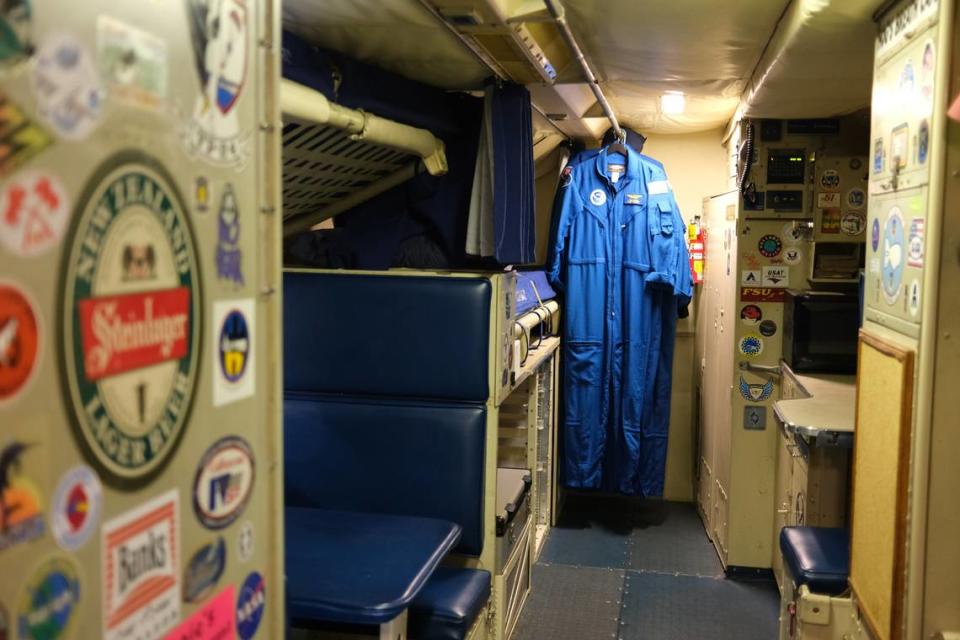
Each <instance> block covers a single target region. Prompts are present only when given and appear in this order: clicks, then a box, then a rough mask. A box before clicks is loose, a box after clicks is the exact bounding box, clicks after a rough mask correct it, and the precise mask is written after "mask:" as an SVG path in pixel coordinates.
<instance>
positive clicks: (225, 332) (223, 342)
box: [218, 309, 250, 382]
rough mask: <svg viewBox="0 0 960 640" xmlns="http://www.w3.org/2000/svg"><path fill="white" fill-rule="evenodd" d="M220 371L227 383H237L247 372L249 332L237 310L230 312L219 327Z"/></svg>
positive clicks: (244, 320)
mask: <svg viewBox="0 0 960 640" xmlns="http://www.w3.org/2000/svg"><path fill="white" fill-rule="evenodd" d="M218 344H219V349H220V371H221V372H222V373H223V377H224V378H226V379H227V380H228V381H229V382H238V381H239V380H240V378H242V377H243V373H244V372H245V371H246V370H247V362H248V361H249V357H248V355H249V353H250V330H249V328H248V327H247V319H246V318H245V317H244V316H243V313H241V312H240V311H239V310H236V309H235V310H233V311H230V313H228V314H227V317H226V318H225V319H224V321H223V326H222V327H220V341H219V343H218Z"/></svg>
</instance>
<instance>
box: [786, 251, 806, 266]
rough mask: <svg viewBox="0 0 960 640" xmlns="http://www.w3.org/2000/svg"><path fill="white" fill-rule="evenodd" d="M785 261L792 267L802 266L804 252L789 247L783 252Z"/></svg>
mask: <svg viewBox="0 0 960 640" xmlns="http://www.w3.org/2000/svg"><path fill="white" fill-rule="evenodd" d="M783 261H784V262H786V263H787V264H789V265H791V266H793V265H796V264H800V262H801V261H803V251H801V250H800V249H798V248H796V247H788V248H787V249H786V251H784V252H783Z"/></svg>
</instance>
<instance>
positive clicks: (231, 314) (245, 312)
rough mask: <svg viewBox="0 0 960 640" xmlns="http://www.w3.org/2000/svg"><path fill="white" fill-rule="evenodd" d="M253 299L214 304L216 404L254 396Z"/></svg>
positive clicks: (214, 383)
mask: <svg viewBox="0 0 960 640" xmlns="http://www.w3.org/2000/svg"><path fill="white" fill-rule="evenodd" d="M255 310H256V303H255V301H254V299H253V298H248V299H246V300H236V301H219V302H215V303H213V331H214V334H213V335H214V336H216V341H215V342H213V369H214V372H215V373H214V378H213V405H214V406H215V407H220V406H223V405H225V404H228V403H230V402H235V401H237V400H242V399H243V398H250V397H252V396H253V394H254V378H255V377H256V371H255V369H254V348H253V336H254V311H255Z"/></svg>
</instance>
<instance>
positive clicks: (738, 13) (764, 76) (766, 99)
mask: <svg viewBox="0 0 960 640" xmlns="http://www.w3.org/2000/svg"><path fill="white" fill-rule="evenodd" d="M881 1H882V0H833V1H831V0H793V2H792V3H791V2H790V0H726V1H725V2H717V1H714V0H657V1H655V2H641V1H640V0H603V1H602V2H601V1H599V0H563V4H564V6H565V7H566V13H567V19H568V20H569V22H570V25H571V27H572V29H573V31H574V33H575V34H576V36H577V39H578V41H579V42H580V44H581V46H582V48H583V49H584V52H585V53H586V55H587V58H588V60H589V61H590V63H591V64H592V65H593V68H594V70H595V71H596V73H597V75H598V76H599V77H600V79H601V86H602V88H603V90H604V93H605V94H606V95H607V96H608V99H609V100H610V102H611V104H612V105H613V107H614V110H615V111H616V113H617V114H618V117H619V118H620V120H621V122H622V123H623V124H624V125H626V126H629V127H632V128H634V129H637V130H639V131H642V132H645V133H689V132H694V131H701V130H706V129H711V128H716V127H719V126H723V125H724V124H726V123H727V122H728V121H729V119H730V117H731V116H732V115H733V114H734V112H735V111H736V109H737V107H738V105H739V104H740V102H741V97H743V98H744V99H745V100H746V103H745V105H744V106H745V109H744V113H746V114H747V115H759V116H765V117H827V116H833V115H839V114H841V113H847V112H851V111H854V110H856V109H859V108H861V107H863V106H866V105H868V104H869V99H870V71H871V68H872V52H873V48H872V37H873V33H874V27H873V24H872V21H871V20H870V14H871V13H872V11H873V9H875V8H876V5H878V4H880V3H881ZM471 2H472V0H465V1H464V5H470V4H471ZM788 6H789V10H788V9H787V8H788ZM283 18H284V27H285V28H288V29H290V30H292V31H294V32H296V33H298V34H299V35H302V36H304V37H306V38H307V39H309V40H311V41H313V42H315V43H316V44H319V45H320V46H323V47H327V48H330V49H334V50H337V51H342V52H344V53H346V54H348V55H351V56H353V57H355V58H358V59H360V60H363V61H365V62H370V63H373V64H376V65H378V66H380V67H383V68H386V69H389V70H391V71H395V72H397V73H400V74H401V75H404V76H407V77H409V78H412V79H415V80H419V81H421V82H425V83H427V84H432V85H434V86H438V87H442V88H446V89H474V88H476V87H478V86H479V85H480V84H481V82H482V80H483V78H485V77H486V76H488V75H489V72H488V70H487V69H486V68H485V67H484V66H482V65H481V63H479V62H478V61H477V60H476V58H474V56H473V55H472V54H471V53H470V51H469V50H467V49H466V47H465V46H464V45H463V44H462V43H461V42H460V41H459V40H458V39H457V38H456V37H455V36H453V35H452V34H451V33H450V32H449V31H448V30H447V29H446V28H444V26H443V25H441V24H439V23H438V22H437V20H436V19H435V18H434V17H433V16H432V15H430V13H429V12H427V11H426V10H425V9H424V8H423V7H422V6H421V4H420V2H419V1H418V0H283ZM768 44H769V46H768ZM565 75H568V74H565ZM667 90H674V91H683V92H684V93H685V94H686V96H687V106H686V110H685V112H684V113H683V114H682V115H680V116H667V115H665V114H663V113H661V111H660V106H659V97H660V95H661V94H662V93H663V92H664V91H667ZM531 91H532V94H533V97H534V101H535V103H536V104H537V105H538V106H539V107H540V108H541V109H542V110H543V111H544V112H546V113H565V114H567V119H566V120H565V121H563V122H560V123H559V124H560V126H561V128H563V129H564V131H566V132H567V134H568V135H572V136H575V137H589V136H595V135H597V134H599V133H602V131H603V130H605V129H606V128H607V126H606V121H605V120H604V119H602V118H600V117H599V116H602V113H601V111H600V109H599V106H598V105H597V104H596V103H595V101H594V99H593V96H592V94H591V93H590V91H589V89H588V88H587V87H586V85H558V86H555V87H545V86H537V87H531Z"/></svg>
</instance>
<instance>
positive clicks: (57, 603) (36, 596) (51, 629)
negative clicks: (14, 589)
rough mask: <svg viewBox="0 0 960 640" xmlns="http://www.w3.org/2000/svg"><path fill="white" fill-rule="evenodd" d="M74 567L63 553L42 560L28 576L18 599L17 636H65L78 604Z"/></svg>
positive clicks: (26, 639) (54, 639)
mask: <svg viewBox="0 0 960 640" xmlns="http://www.w3.org/2000/svg"><path fill="white" fill-rule="evenodd" d="M77 573H78V572H77V567H76V565H75V564H74V563H73V561H72V560H70V559H69V558H66V557H61V556H53V557H51V558H48V559H47V560H44V561H43V562H42V563H41V564H40V565H38V566H37V568H36V569H34V570H33V573H32V574H30V577H29V578H28V579H27V582H26V584H25V585H24V586H23V590H22V591H21V592H20V598H19V600H18V601H17V630H18V633H17V635H18V637H19V638H20V640H40V639H41V638H42V639H50V640H60V639H64V640H67V639H69V638H70V637H72V634H73V631H74V627H76V620H77V615H76V614H77V610H78V609H79V607H80V581H79V579H78V578H77Z"/></svg>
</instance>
